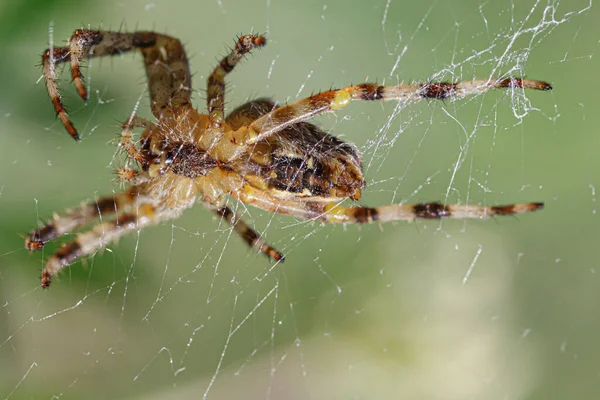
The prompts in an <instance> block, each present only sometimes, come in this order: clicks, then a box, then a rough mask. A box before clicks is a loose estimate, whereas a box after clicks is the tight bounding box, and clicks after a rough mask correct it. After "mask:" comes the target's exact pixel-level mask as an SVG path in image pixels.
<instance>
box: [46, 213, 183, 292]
mask: <svg viewBox="0 0 600 400" xmlns="http://www.w3.org/2000/svg"><path fill="white" fill-rule="evenodd" d="M181 211H182V210H179V209H169V208H163V209H160V210H159V209H157V208H156V207H155V206H153V205H152V204H142V205H140V206H139V207H137V208H136V209H135V210H134V211H130V212H127V213H120V214H117V216H116V218H115V219H113V220H111V221H107V222H103V223H101V224H98V225H95V226H94V227H93V228H92V229H91V230H89V231H86V232H83V233H78V234H77V237H76V238H75V240H73V241H72V242H70V243H67V244H65V245H63V246H62V247H61V248H60V249H58V250H57V251H56V252H55V253H54V254H53V255H52V256H51V257H50V258H49V259H48V261H47V262H46V264H45V265H44V269H43V270H42V278H41V280H42V287H43V288H47V287H49V286H50V283H51V280H52V277H53V276H54V275H56V274H57V273H58V271H60V270H61V269H63V268H64V267H66V266H68V265H70V264H71V263H73V262H75V261H76V260H77V259H79V258H81V257H85V256H87V255H91V254H93V253H94V252H96V251H97V250H98V249H100V248H102V247H104V246H105V245H107V244H108V243H111V242H114V241H116V240H117V239H118V238H119V237H121V236H123V235H125V234H127V233H129V232H131V231H133V230H141V229H143V228H145V227H147V226H149V225H153V224H156V223H158V222H160V221H162V220H165V219H172V218H176V217H178V216H179V214H181Z"/></svg>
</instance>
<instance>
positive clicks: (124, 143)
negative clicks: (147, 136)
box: [119, 116, 155, 166]
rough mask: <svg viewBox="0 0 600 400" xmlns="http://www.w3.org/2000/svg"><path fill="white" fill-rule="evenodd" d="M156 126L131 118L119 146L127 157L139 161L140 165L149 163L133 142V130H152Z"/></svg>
mask: <svg viewBox="0 0 600 400" xmlns="http://www.w3.org/2000/svg"><path fill="white" fill-rule="evenodd" d="M154 126H155V125H154V124H153V123H152V122H150V121H147V120H145V119H143V118H140V117H136V116H134V117H132V118H129V119H128V120H127V121H125V123H124V124H123V130H122V131H121V142H120V143H119V146H120V147H122V148H123V149H124V150H125V151H126V152H127V155H128V156H129V157H130V158H132V159H134V160H135V161H137V162H138V163H139V164H140V165H142V166H143V165H146V164H147V163H148V159H147V158H146V157H145V156H144V155H143V154H142V153H141V152H140V151H139V150H138V148H137V147H135V144H134V142H133V128H146V129H152V128H153V127H154Z"/></svg>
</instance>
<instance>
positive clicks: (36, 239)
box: [25, 189, 137, 251]
mask: <svg viewBox="0 0 600 400" xmlns="http://www.w3.org/2000/svg"><path fill="white" fill-rule="evenodd" d="M136 196H137V194H136V193H135V191H134V190H132V189H129V190H127V191H125V192H121V193H115V194H114V195H112V196H107V197H102V198H100V199H98V200H94V201H90V202H88V203H85V204H83V205H82V206H80V207H78V208H76V209H74V210H71V211H68V212H67V213H66V214H65V215H55V216H54V218H53V219H52V220H50V221H48V222H47V223H46V224H44V225H43V226H41V227H39V228H37V229H33V230H32V231H31V232H29V234H28V235H27V237H26V238H25V248H26V249H27V250H30V251H36V250H42V249H43V248H44V245H45V244H46V243H48V242H49V241H51V240H52V239H55V238H57V237H59V236H62V235H64V234H67V233H70V232H73V230H75V229H77V228H79V227H82V226H84V225H87V224H88V223H90V222H93V221H95V220H97V219H99V218H102V217H104V216H108V215H111V214H114V213H117V212H120V211H123V210H124V209H127V208H128V207H130V206H131V205H132V204H133V203H134V202H135V198H136Z"/></svg>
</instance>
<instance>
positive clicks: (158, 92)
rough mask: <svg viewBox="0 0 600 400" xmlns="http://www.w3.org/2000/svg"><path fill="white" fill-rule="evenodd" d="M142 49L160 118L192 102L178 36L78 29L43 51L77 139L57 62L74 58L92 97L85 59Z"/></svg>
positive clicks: (74, 69)
mask: <svg viewBox="0 0 600 400" xmlns="http://www.w3.org/2000/svg"><path fill="white" fill-rule="evenodd" d="M136 49H141V51H142V54H143V55H144V63H145V65H146V74H147V77H148V85H149V91H150V104H151V108H152V113H153V114H154V116H155V117H156V118H160V116H161V115H162V114H163V113H164V112H166V111H168V110H169V109H170V108H176V107H178V106H182V105H186V104H189V103H190V98H191V94H192V79H191V74H190V71H189V67H188V60H187V56H186V54H185V50H184V48H183V45H182V44H181V42H180V41H179V40H178V39H175V38H173V37H171V36H167V35H161V34H157V33H154V32H145V31H140V32H133V33H123V32H110V31H95V30H89V29H78V30H76V31H75V32H74V33H73V35H72V36H71V38H70V39H69V41H68V43H67V46H65V47H55V48H53V49H47V50H46V51H45V52H44V53H43V54H42V72H43V75H44V79H45V81H46V87H47V89H48V94H49V95H50V98H51V99H52V104H53V105H54V110H55V111H56V114H57V115H58V117H59V119H60V120H61V122H62V123H63V125H64V126H65V128H66V129H67V131H68V132H69V134H70V135H71V137H72V138H73V139H75V140H80V137H79V134H78V133H77V130H76V129H75V126H74V125H73V123H72V122H71V120H70V119H69V116H68V114H67V111H66V110H65V107H64V105H63V104H62V100H61V95H60V92H59V91H58V85H57V82H56V64H59V63H63V62H66V61H67V60H70V62H71V76H72V78H73V83H74V84H75V87H76V88H77V92H78V93H79V96H81V98H82V99H84V100H86V99H87V97H88V94H87V90H86V88H85V85H84V83H83V79H82V74H81V68H80V64H81V60H82V59H86V58H93V57H102V56H107V55H116V54H122V53H126V52H128V51H131V50H136Z"/></svg>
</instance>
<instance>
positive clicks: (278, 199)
mask: <svg viewBox="0 0 600 400" xmlns="http://www.w3.org/2000/svg"><path fill="white" fill-rule="evenodd" d="M265 43H266V40H265V38H264V37H263V36H257V35H246V36H242V37H240V38H238V40H237V43H236V46H235V48H234V49H232V51H231V53H230V54H229V55H228V56H227V57H225V58H223V59H222V60H221V62H220V63H219V65H218V66H217V67H216V68H215V69H214V70H213V72H212V74H211V75H210V76H209V78H208V87H207V96H208V99H207V103H208V112H207V114H201V113H199V112H198V111H197V110H196V109H195V108H194V107H193V106H192V105H191V93H192V86H191V75H190V71H189V66H188V61H187V57H186V55H185V51H184V49H183V46H182V45H181V42H180V41H179V40H177V39H175V38H173V37H170V36H166V35H162V34H158V33H155V32H135V33H123V32H110V31H93V30H77V31H75V32H74V33H73V35H72V36H71V38H70V40H69V42H68V44H67V46H65V47H58V48H54V49H48V50H46V51H45V52H44V54H43V55H42V66H43V74H44V78H45V81H46V86H47V88H48V93H49V94H50V97H51V99H52V103H53V105H54V108H55V110H56V112H57V115H58V117H59V119H60V120H61V122H62V123H63V125H64V126H65V127H66V129H67V131H68V132H69V134H70V135H71V136H72V137H73V138H74V139H75V140H79V135H78V134H77V130H76V129H75V127H74V126H73V124H72V123H71V121H70V119H69V117H68V115H67V113H66V111H65V109H64V107H63V105H62V101H61V97H60V94H59V92H58V88H57V84H56V64H57V63H62V62H70V64H71V75H72V77H73V82H74V84H75V86H76V88H77V91H78V93H79V95H80V96H81V97H82V98H83V99H86V98H87V90H86V88H85V85H84V84H83V80H82V76H81V72H80V61H81V60H82V59H85V58H90V57H100V56H105V55H114V54H121V53H124V52H127V51H131V50H140V52H141V53H142V55H143V57H144V63H145V66H146V74H147V77H148V86H149V92H150V106H151V110H152V114H153V115H154V117H155V119H156V121H155V122H152V121H148V120H145V119H142V118H139V117H137V116H132V117H131V118H129V119H128V120H127V121H126V122H125V123H124V124H123V131H122V133H121V142H120V147H121V148H122V149H123V150H124V151H125V152H126V154H127V157H128V159H129V160H130V161H131V162H130V163H129V164H128V165H127V166H125V167H123V168H119V170H118V171H117V172H118V176H119V177H120V178H121V179H122V180H124V181H127V182H128V183H129V187H128V188H127V189H126V190H125V191H123V192H121V193H116V194H114V195H112V196H109V197H105V198H101V199H98V200H95V201H92V202H89V203H87V204H84V205H83V206H81V207H79V208H77V209H75V210H72V211H68V212H67V213H66V214H65V215H62V216H55V217H54V218H53V219H52V220H50V221H48V222H47V223H46V224H45V225H43V226H41V227H39V228H38V229H35V230H33V231H31V232H30V233H29V235H28V237H27V238H26V240H25V247H26V248H27V249H29V250H40V249H42V248H43V247H44V245H45V244H46V243H47V242H48V241H50V240H51V239H54V238H56V237H58V236H60V235H63V234H67V233H72V232H73V231H76V230H77V229H80V228H82V227H84V226H85V225H87V224H89V223H92V222H93V221H95V220H97V219H99V218H100V217H102V219H103V222H100V223H99V224H97V225H95V226H94V227H92V228H91V229H90V230H88V231H83V232H80V233H78V234H77V237H76V238H75V240H73V241H72V242H70V243H68V244H66V245H64V246H63V247H61V248H60V249H58V250H57V251H56V252H55V253H54V255H52V256H51V257H50V258H49V259H48V261H47V262H46V265H45V267H44V270H43V272H42V286H43V287H48V286H49V285H50V281H51V278H52V276H54V275H55V274H56V273H57V272H58V271H59V270H60V269H62V268H63V267H65V266H67V265H69V264H71V263H73V262H74V261H75V260H77V259H78V258H80V257H83V256H86V255H89V254H93V253H94V252H95V251H97V250H98V249H99V248H101V247H103V246H105V245H106V244H108V243H110V242H112V241H114V240H116V239H117V238H118V237H120V236H122V235H123V234H125V233H127V232H130V231H132V230H136V229H142V228H144V227H146V226H148V225H151V224H155V223H157V222H159V221H161V220H165V219H170V218H176V217H178V216H179V215H180V214H181V212H182V211H183V210H184V209H186V208H188V207H190V206H192V205H193V204H194V203H195V201H196V199H197V198H198V197H199V198H200V199H201V201H202V203H203V204H204V205H205V206H206V207H208V208H209V209H212V210H213V211H214V212H215V213H216V214H218V215H219V216H221V217H222V218H224V219H225V220H227V221H228V222H229V223H231V224H232V226H233V229H234V230H235V231H236V232H237V233H238V234H239V235H240V236H241V237H242V238H243V239H244V240H245V241H246V242H247V243H248V245H250V246H251V247H253V248H255V249H257V250H258V251H260V252H262V253H264V254H266V255H267V256H269V257H270V258H272V259H274V260H276V261H281V260H283V256H282V254H281V253H279V252H278V251H277V250H275V249H274V248H273V247H271V246H269V245H268V244H267V243H266V242H264V241H263V240H262V238H261V237H260V235H258V234H257V233H256V232H255V231H254V230H253V229H251V228H250V227H249V226H248V225H247V224H246V223H245V222H244V221H242V220H241V219H239V218H238V217H237V216H236V215H235V214H234V213H233V211H232V210H231V209H230V208H229V207H227V203H226V202H227V198H228V197H232V198H235V199H237V200H239V201H242V202H244V203H247V204H250V205H253V206H256V207H259V208H262V209H264V210H267V211H271V212H276V213H280V214H287V215H292V216H295V217H297V218H303V219H311V220H319V221H322V222H330V223H371V222H375V221H379V222H386V221H398V220H412V219H415V218H444V217H450V218H489V217H492V216H496V215H509V214H516V213H523V212H529V211H534V210H538V209H540V208H541V207H542V206H543V204H542V203H524V204H512V205H505V206H478V205H443V204H441V203H437V202H433V203H422V204H412V205H408V204H405V205H402V204H397V205H396V204H393V205H386V206H379V207H374V208H371V207H362V206H350V207H346V206H342V205H340V204H339V203H340V201H342V200H344V199H346V198H350V199H352V200H358V199H359V198H360V194H361V189H362V188H363V187H364V178H363V174H362V171H361V161H360V157H359V154H358V152H357V150H356V148H355V147H354V146H353V145H351V144H348V143H344V142H343V141H341V140H339V139H337V138H335V137H334V136H331V135H329V134H327V133H325V132H323V131H322V130H320V129H319V128H318V127H317V126H315V125H313V124H310V123H308V122H306V120H307V119H310V118H312V117H313V116H315V115H318V114H322V113H325V112H329V111H333V110H336V109H338V108H341V107H345V106H347V105H348V104H349V103H350V102H351V101H354V100H362V101H377V100H396V101H407V100H415V99H447V98H452V97H463V96H466V95H469V94H477V93H483V92H485V91H488V90H490V89H499V88H512V89H523V88H528V89H536V90H550V89H551V87H550V85H549V84H547V83H545V82H540V81H533V80H524V79H520V78H505V79H500V80H492V79H490V80H473V81H466V82H456V83H446V82H437V83H436V82H428V83H422V84H413V85H397V86H380V85H377V84H369V83H366V84H361V85H356V86H348V87H346V88H343V89H339V90H329V91H326V92H321V93H319V94H316V95H313V96H311V97H308V98H306V99H303V100H300V101H297V102H295V103H292V104H288V105H284V106H277V105H276V104H275V103H273V102H272V101H271V100H269V99H258V100H254V101H251V102H249V103H246V104H244V105H242V106H240V107H238V108H236V109H235V110H233V111H232V112H231V113H230V114H229V115H228V116H227V117H225V107H224V104H225V103H224V93H225V82H224V78H225V75H227V74H228V73H229V72H231V71H232V70H233V68H234V67H235V65H236V64H237V63H238V62H239V61H240V60H241V59H242V58H243V56H244V55H245V54H247V53H248V52H250V51H251V50H252V49H253V48H256V47H261V46H263V45H264V44H265ZM134 128H143V132H142V133H141V135H140V139H139V140H137V141H136V140H134V137H133V129H134ZM111 214H112V215H114V218H113V219H110V218H109V216H110V215H111Z"/></svg>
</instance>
